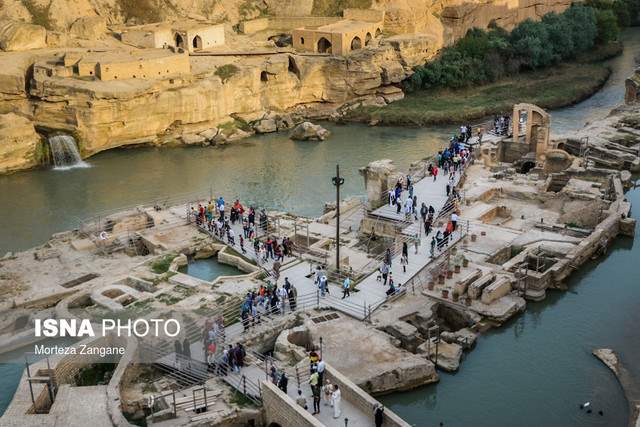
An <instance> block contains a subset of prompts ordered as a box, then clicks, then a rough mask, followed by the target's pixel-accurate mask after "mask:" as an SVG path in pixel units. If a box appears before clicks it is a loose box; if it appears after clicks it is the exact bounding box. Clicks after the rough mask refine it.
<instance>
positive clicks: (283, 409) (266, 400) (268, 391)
mask: <svg viewBox="0 0 640 427" xmlns="http://www.w3.org/2000/svg"><path fill="white" fill-rule="evenodd" d="M261 389H262V406H263V408H264V412H265V418H266V423H265V425H270V424H271V423H276V424H278V425H281V426H296V427H322V426H323V425H324V424H322V423H321V422H320V421H319V420H317V419H316V418H315V417H314V416H313V415H311V413H310V412H309V411H307V410H306V409H304V408H302V407H300V406H298V405H297V404H296V402H295V401H294V400H293V399H292V398H290V397H289V396H287V395H286V394H284V393H283V392H282V391H281V390H280V389H279V388H278V387H276V386H275V385H273V384H272V383H271V382H270V381H263V382H262V384H261Z"/></svg>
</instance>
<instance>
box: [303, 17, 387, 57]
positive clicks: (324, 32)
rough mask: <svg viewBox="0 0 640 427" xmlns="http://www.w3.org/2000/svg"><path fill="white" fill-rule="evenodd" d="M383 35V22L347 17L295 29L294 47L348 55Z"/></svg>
mask: <svg viewBox="0 0 640 427" xmlns="http://www.w3.org/2000/svg"><path fill="white" fill-rule="evenodd" d="M381 35H382V22H366V21H354V20H349V19H345V20H342V21H339V22H336V23H334V24H329V25H322V26H320V27H317V28H298V29H295V30H293V47H294V48H295V49H297V50H301V51H306V52H315V53H330V54H333V55H348V54H349V53H351V52H352V51H354V50H358V49H362V48H363V47H365V46H368V45H369V44H370V43H371V42H372V41H373V39H374V38H377V37H380V36H381Z"/></svg>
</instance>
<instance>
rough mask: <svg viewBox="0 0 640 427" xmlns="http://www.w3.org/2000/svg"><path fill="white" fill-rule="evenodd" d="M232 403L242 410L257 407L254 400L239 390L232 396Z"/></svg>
mask: <svg viewBox="0 0 640 427" xmlns="http://www.w3.org/2000/svg"><path fill="white" fill-rule="evenodd" d="M230 402H231V403H233V404H235V405H237V406H239V407H241V408H245V407H249V406H256V405H255V403H253V400H251V399H249V398H248V397H247V396H245V395H244V394H242V393H240V392H239V391H237V390H235V391H234V392H233V394H232V395H231V399H230Z"/></svg>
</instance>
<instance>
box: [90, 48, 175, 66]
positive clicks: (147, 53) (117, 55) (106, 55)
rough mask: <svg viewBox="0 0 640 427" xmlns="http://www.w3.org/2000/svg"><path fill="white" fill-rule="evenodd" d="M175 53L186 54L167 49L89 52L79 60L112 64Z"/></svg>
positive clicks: (162, 56) (164, 56)
mask: <svg viewBox="0 0 640 427" xmlns="http://www.w3.org/2000/svg"><path fill="white" fill-rule="evenodd" d="M175 55H186V54H183V53H174V52H172V51H171V50H169V49H145V50H140V51H131V52H89V53H87V54H85V55H82V59H81V60H80V62H83V61H86V62H101V63H103V64H114V63H118V62H131V61H144V60H145V59H157V58H167V57H171V56H175Z"/></svg>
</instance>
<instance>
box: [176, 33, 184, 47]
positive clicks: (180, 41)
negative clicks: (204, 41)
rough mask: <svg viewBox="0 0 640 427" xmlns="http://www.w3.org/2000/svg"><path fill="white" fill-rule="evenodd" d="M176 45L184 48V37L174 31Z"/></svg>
mask: <svg viewBox="0 0 640 427" xmlns="http://www.w3.org/2000/svg"><path fill="white" fill-rule="evenodd" d="M176 47H179V48H183V49H184V39H183V38H182V36H181V35H180V34H178V33H176Z"/></svg>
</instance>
